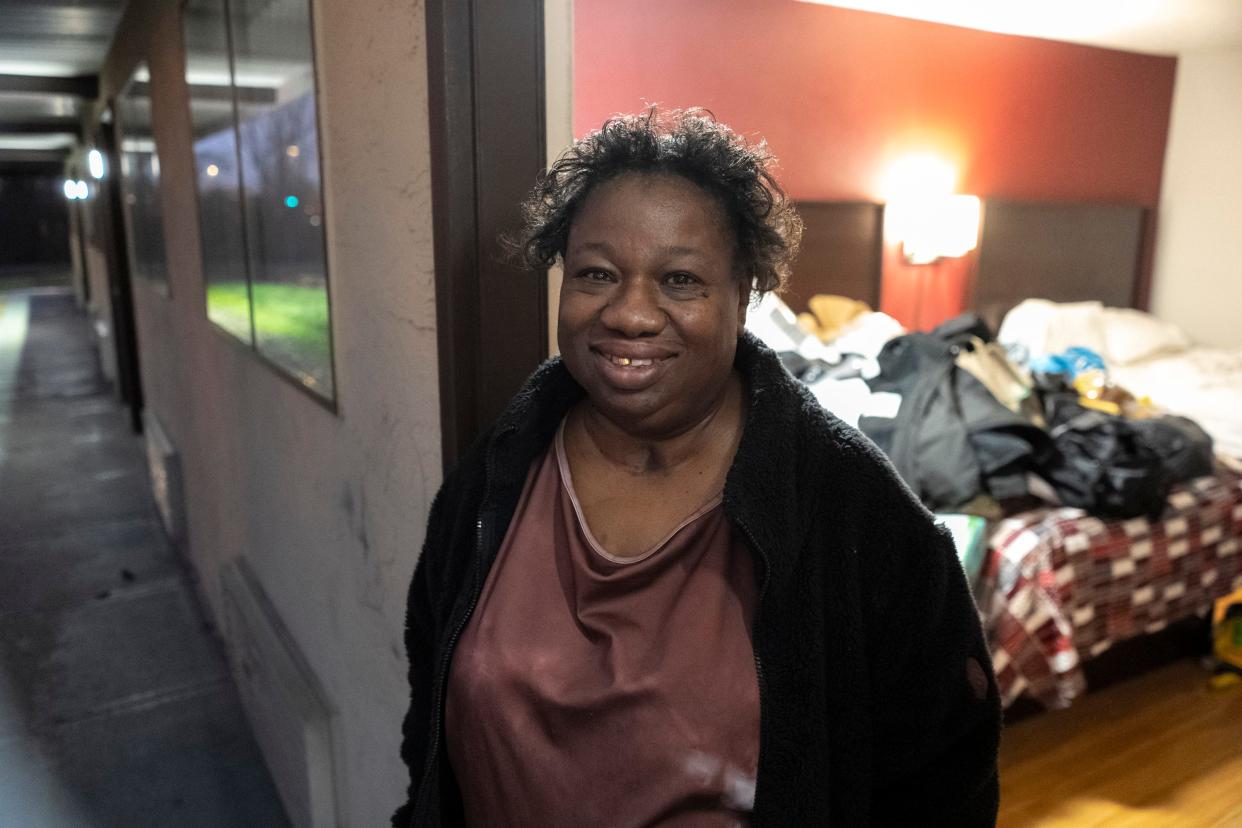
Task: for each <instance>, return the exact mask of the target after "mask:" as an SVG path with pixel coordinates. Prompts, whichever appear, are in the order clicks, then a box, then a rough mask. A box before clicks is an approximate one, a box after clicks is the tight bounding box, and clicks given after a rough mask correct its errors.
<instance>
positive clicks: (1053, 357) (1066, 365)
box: [1027, 347, 1104, 381]
mask: <svg viewBox="0 0 1242 828" xmlns="http://www.w3.org/2000/svg"><path fill="white" fill-rule="evenodd" d="M1027 367H1028V368H1030V369H1031V370H1032V371H1035V372H1037V373H1040V374H1065V375H1066V377H1068V378H1069V379H1070V380H1071V381H1072V380H1073V379H1074V377H1076V376H1078V375H1079V374H1081V373H1083V372H1084V371H1103V370H1104V358H1103V357H1102V356H1100V355H1099V354H1097V353H1096V352H1095V351H1093V350H1091V349H1090V348H1078V347H1075V348H1066V349H1065V350H1064V351H1062V352H1061V353H1059V354H1045V355H1043V356H1038V357H1033V358H1032V359H1031V361H1030V363H1029V364H1028V365H1027Z"/></svg>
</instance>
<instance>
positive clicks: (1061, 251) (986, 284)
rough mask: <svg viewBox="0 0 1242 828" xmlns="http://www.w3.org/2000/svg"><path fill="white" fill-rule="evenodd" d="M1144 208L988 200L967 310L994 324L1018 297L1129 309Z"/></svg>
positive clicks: (1134, 295)
mask: <svg viewBox="0 0 1242 828" xmlns="http://www.w3.org/2000/svg"><path fill="white" fill-rule="evenodd" d="M1145 214H1146V210H1145V208H1143V207H1137V206H1133V205H1123V204H1069V203H1047V202H1045V203H1033V202H1020V201H1003V200H999V199H988V200H987V201H986V202H984V208H983V229H982V232H981V233H980V239H979V260H978V265H977V267H976V270H975V285H974V301H973V306H974V308H975V310H977V311H978V312H979V314H980V315H981V316H983V318H984V319H986V320H988V322H990V323H992V324H993V325H996V324H998V323H999V322H1000V320H1001V319H1002V318H1003V317H1004V315H1005V313H1007V312H1008V311H1009V309H1010V308H1012V307H1013V306H1014V305H1016V304H1018V303H1019V302H1021V301H1022V300H1023V299H1027V298H1030V297H1039V298H1041V299H1051V300H1052V301H1054V302H1080V301H1085V300H1089V299H1096V300H1099V301H1101V302H1103V303H1104V304H1106V305H1113V306H1115V307H1123V308H1124V307H1133V306H1134V304H1135V302H1136V299H1137V295H1138V278H1139V258H1140V245H1141V242H1142V238H1143V223H1144V221H1145V219H1146V216H1145Z"/></svg>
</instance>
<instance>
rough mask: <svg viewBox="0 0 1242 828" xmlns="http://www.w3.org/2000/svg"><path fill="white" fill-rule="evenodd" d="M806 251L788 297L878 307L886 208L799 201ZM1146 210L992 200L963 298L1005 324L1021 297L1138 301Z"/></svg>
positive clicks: (794, 302) (797, 302) (797, 305)
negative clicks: (819, 296)
mask: <svg viewBox="0 0 1242 828" xmlns="http://www.w3.org/2000/svg"><path fill="white" fill-rule="evenodd" d="M797 207H798V212H799V213H800V214H801V215H802V220H803V222H804V223H805V225H806V230H805V232H804V233H803V236H802V252H801V253H800V254H799V255H798V259H797V261H796V262H794V268H793V278H792V279H790V283H789V288H788V290H787V291H786V294H785V296H784V299H785V301H786V303H787V304H788V305H789V306H790V307H791V308H793V309H794V310H795V311H802V310H805V309H806V302H807V299H809V298H810V297H811V296H813V295H815V294H816V293H832V294H838V295H841V296H848V297H850V298H852V299H861V300H862V301H864V302H866V303H868V304H869V305H871V307H873V308H875V309H877V310H878V309H879V308H880V288H881V284H882V273H881V271H882V264H881V262H882V261H883V259H882V255H883V228H884V206H883V205H881V204H875V203H872V202H862V201H800V202H798V203H797ZM1146 220H1147V210H1146V209H1145V208H1143V207H1138V206H1134V205H1127V204H1076V203H1068V202H1064V203H1063V202H1025V201H1007V200H1004V199H993V198H989V199H987V200H986V201H985V202H984V206H983V225H982V228H981V231H980V239H979V250H978V253H977V257H978V258H977V262H976V267H975V272H974V278H973V279H972V283H971V285H970V286H969V288H968V295H967V297H965V304H966V307H968V308H973V309H974V310H976V311H978V312H979V314H980V315H981V316H982V317H983V318H984V319H985V320H987V321H988V322H989V324H991V325H992V327H993V329H995V328H997V327H999V325H1000V321H1001V319H1003V318H1004V315H1005V313H1007V312H1008V311H1009V309H1010V308H1012V307H1013V306H1014V305H1016V304H1018V303H1019V302H1021V301H1022V300H1023V299H1028V298H1032V297H1039V298H1043V299H1051V300H1052V301H1054V302H1079V301H1085V300H1091V299H1094V300H1098V301H1101V302H1103V303H1104V304H1106V305H1113V306H1116V307H1133V306H1134V305H1135V303H1136V301H1137V298H1138V284H1139V263H1140V258H1141V249H1142V240H1143V232H1144V224H1145V222H1146Z"/></svg>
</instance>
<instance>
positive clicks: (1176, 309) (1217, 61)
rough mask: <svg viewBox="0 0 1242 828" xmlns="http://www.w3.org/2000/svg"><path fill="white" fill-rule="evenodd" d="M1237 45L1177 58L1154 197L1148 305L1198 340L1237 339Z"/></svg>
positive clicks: (1241, 81) (1240, 119) (1241, 172)
mask: <svg viewBox="0 0 1242 828" xmlns="http://www.w3.org/2000/svg"><path fill="white" fill-rule="evenodd" d="M1240 192H1242V49H1232V50H1228V51H1211V52H1200V53H1195V52H1192V53H1189V54H1184V55H1182V56H1181V58H1180V60H1179V61H1178V65H1177V81H1176V83H1175V85H1174V90H1173V115H1172V119H1171V122H1170V125H1169V149H1168V153H1167V155H1166V156H1165V164H1164V190H1163V192H1162V194H1161V197H1160V223H1159V227H1158V228H1157V237H1156V238H1157V242H1156V265H1155V273H1154V278H1153V289H1152V311H1153V312H1154V313H1155V314H1156V315H1157V316H1160V317H1162V318H1164V319H1167V320H1169V321H1171V322H1176V323H1177V324H1178V325H1181V326H1182V327H1183V328H1185V329H1186V330H1187V331H1188V332H1189V333H1190V335H1191V336H1192V337H1193V338H1194V339H1195V340H1196V341H1199V342H1202V343H1204V344H1207V345H1216V346H1220V347H1234V348H1236V347H1242V326H1239V325H1238V321H1237V313H1238V308H1242V265H1239V264H1238V260H1237V259H1236V258H1235V257H1234V256H1233V255H1232V250H1231V249H1230V248H1231V247H1232V245H1233V244H1234V243H1235V242H1236V241H1237V239H1238V238H1239V236H1242V210H1239V209H1238V204H1237V200H1238V193H1240Z"/></svg>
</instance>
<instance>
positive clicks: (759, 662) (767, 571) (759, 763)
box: [736, 520, 772, 816]
mask: <svg viewBox="0 0 1242 828" xmlns="http://www.w3.org/2000/svg"><path fill="white" fill-rule="evenodd" d="M736 523H737V526H738V528H739V529H741V530H742V534H743V535H745V536H746V540H748V541H750V545H751V547H752V548H753V549H754V550H755V551H756V552H757V553H759V561H760V563H761V564H763V579H762V580H761V581H760V583H759V600H758V602H757V603H756V605H755V623H754V629H753V631H752V633H751V638H752V639H753V640H754V642H755V644H754V651H755V678H756V680H757V681H758V683H759V756H758V758H757V759H756V761H755V799H754V803H753V804H752V805H751V814H752V816H753V814H754V808H755V806H756V805H758V804H759V777H760V776H761V774H760V770H761V769H762V768H763V732H764V727H763V718H764V717H763V696H764V688H765V685H766V684H767V681H766V679H764V677H763V659H762V658H760V656H759V617H760V615H761V614H762V613H763V599H764V596H765V595H766V594H767V591H768V578H769V576H770V575H771V570H772V567H771V564H770V563H769V562H768V553H767V552H765V551H764V549H763V547H762V546H760V545H759V544H758V543H757V542H756V541H755V535H754V533H753V532H751V531H750V527H749V526H747V525H746V523H745V521H742V520H737V521H736Z"/></svg>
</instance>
